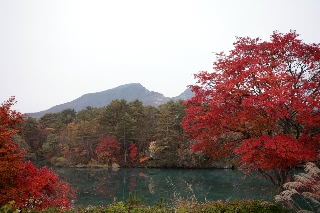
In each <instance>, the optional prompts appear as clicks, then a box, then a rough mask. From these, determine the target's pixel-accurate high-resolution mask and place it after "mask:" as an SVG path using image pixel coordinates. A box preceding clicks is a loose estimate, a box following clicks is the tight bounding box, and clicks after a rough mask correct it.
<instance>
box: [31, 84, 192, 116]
mask: <svg viewBox="0 0 320 213" xmlns="http://www.w3.org/2000/svg"><path fill="white" fill-rule="evenodd" d="M192 96H193V93H192V91H191V89H190V88H188V89H186V90H185V91H184V92H183V93H181V94H180V95H178V96H176V97H173V98H169V97H165V96H164V95H163V94H161V93H158V92H154V91H149V90H148V89H146V88H145V87H143V86H142V85H141V84H140V83H131V84H125V85H122V86H118V87H115V88H113V89H109V90H105V91H102V92H96V93H88V94H85V95H82V96H81V97H79V98H77V99H75V100H73V101H70V102H67V103H63V104H59V105H56V106H54V107H51V108H50V109H47V110H44V111H40V112H35V113H27V115H28V116H30V117H34V118H40V117H41V116H43V115H44V114H46V113H56V112H61V111H62V110H65V109H69V108H70V109H74V110H76V111H80V110H82V109H84V108H86V107H87V106H91V107H97V108H100V107H104V106H107V105H108V104H109V103H110V102H111V101H112V100H115V99H119V100H120V99H124V100H126V101H128V102H130V101H133V100H136V99H138V100H140V101H142V102H143V104H144V105H151V106H159V105H161V104H164V103H166V102H168V101H169V100H179V99H181V100H187V99H189V98H191V97H192Z"/></svg>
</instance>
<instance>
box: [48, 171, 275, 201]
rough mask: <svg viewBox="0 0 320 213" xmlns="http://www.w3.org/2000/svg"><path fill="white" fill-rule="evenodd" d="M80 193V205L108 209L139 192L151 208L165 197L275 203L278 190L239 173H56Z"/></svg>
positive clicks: (260, 180)
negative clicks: (118, 201)
mask: <svg viewBox="0 0 320 213" xmlns="http://www.w3.org/2000/svg"><path fill="white" fill-rule="evenodd" d="M54 170H55V172H56V173H58V174H59V176H60V177H61V178H62V179H64V180H66V181H68V182H69V183H70V184H71V185H73V186H74V187H76V188H77V190H78V200H77V203H76V204H77V205H83V206H87V205H106V204H109V203H112V202H113V201H114V200H115V199H116V200H123V199H127V198H128V194H129V192H135V191H136V190H137V191H138V192H139V195H142V196H143V197H144V198H145V199H146V203H147V204H149V205H151V204H153V203H154V202H156V201H158V200H159V198H160V197H161V196H162V197H163V198H166V200H167V201H168V202H170V201H172V200H173V199H176V198H192V197H193V198H195V199H197V200H198V201H199V202H203V201H205V200H219V199H220V200H233V199H264V200H269V201H273V196H274V195H275V194H276V191H275V189H274V188H273V187H272V185H271V184H269V182H267V181H265V180H263V179H254V178H247V179H243V174H242V173H241V172H240V171H236V170H223V169H215V170H191V169H190V170H185V169H129V168H121V169H120V170H118V171H111V170H110V169H109V170H106V169H71V168H56V169H54Z"/></svg>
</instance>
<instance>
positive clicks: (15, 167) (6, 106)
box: [0, 97, 23, 206]
mask: <svg viewBox="0 0 320 213" xmlns="http://www.w3.org/2000/svg"><path fill="white" fill-rule="evenodd" d="M14 104H15V99H14V97H11V98H10V99H9V100H8V101H6V102H4V103H3V104H1V106H0V206H1V205H3V204H5V203H7V202H8V201H11V200H14V198H15V197H16V196H17V193H18V191H17V189H16V188H15V184H16V177H17V175H18V173H19V171H20V168H21V164H22V159H23V153H22V150H21V149H20V148H19V147H18V145H17V144H16V143H14V141H13V139H12V138H13V135H14V134H16V133H17V132H18V125H19V124H20V123H21V122H22V121H23V117H22V115H21V114H20V113H18V112H16V111H15V110H12V109H11V107H12V105H14Z"/></svg>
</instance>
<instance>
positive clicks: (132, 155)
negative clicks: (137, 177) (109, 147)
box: [129, 143, 138, 162]
mask: <svg viewBox="0 0 320 213" xmlns="http://www.w3.org/2000/svg"><path fill="white" fill-rule="evenodd" d="M137 155H138V147H137V146H136V145H135V144H134V143H131V144H130V146H129V156H130V160H131V162H136V161H137Z"/></svg>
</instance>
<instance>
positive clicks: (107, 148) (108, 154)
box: [95, 136, 120, 163]
mask: <svg viewBox="0 0 320 213" xmlns="http://www.w3.org/2000/svg"><path fill="white" fill-rule="evenodd" d="M119 152H120V146H119V144H118V141H117V138H116V137H114V136H106V137H104V138H102V139H101V140H100V142H99V143H98V145H97V147H96V149H95V153H96V154H97V157H98V159H99V160H100V161H103V162H106V163H108V162H109V161H110V159H112V158H114V157H115V155H116V154H119Z"/></svg>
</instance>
